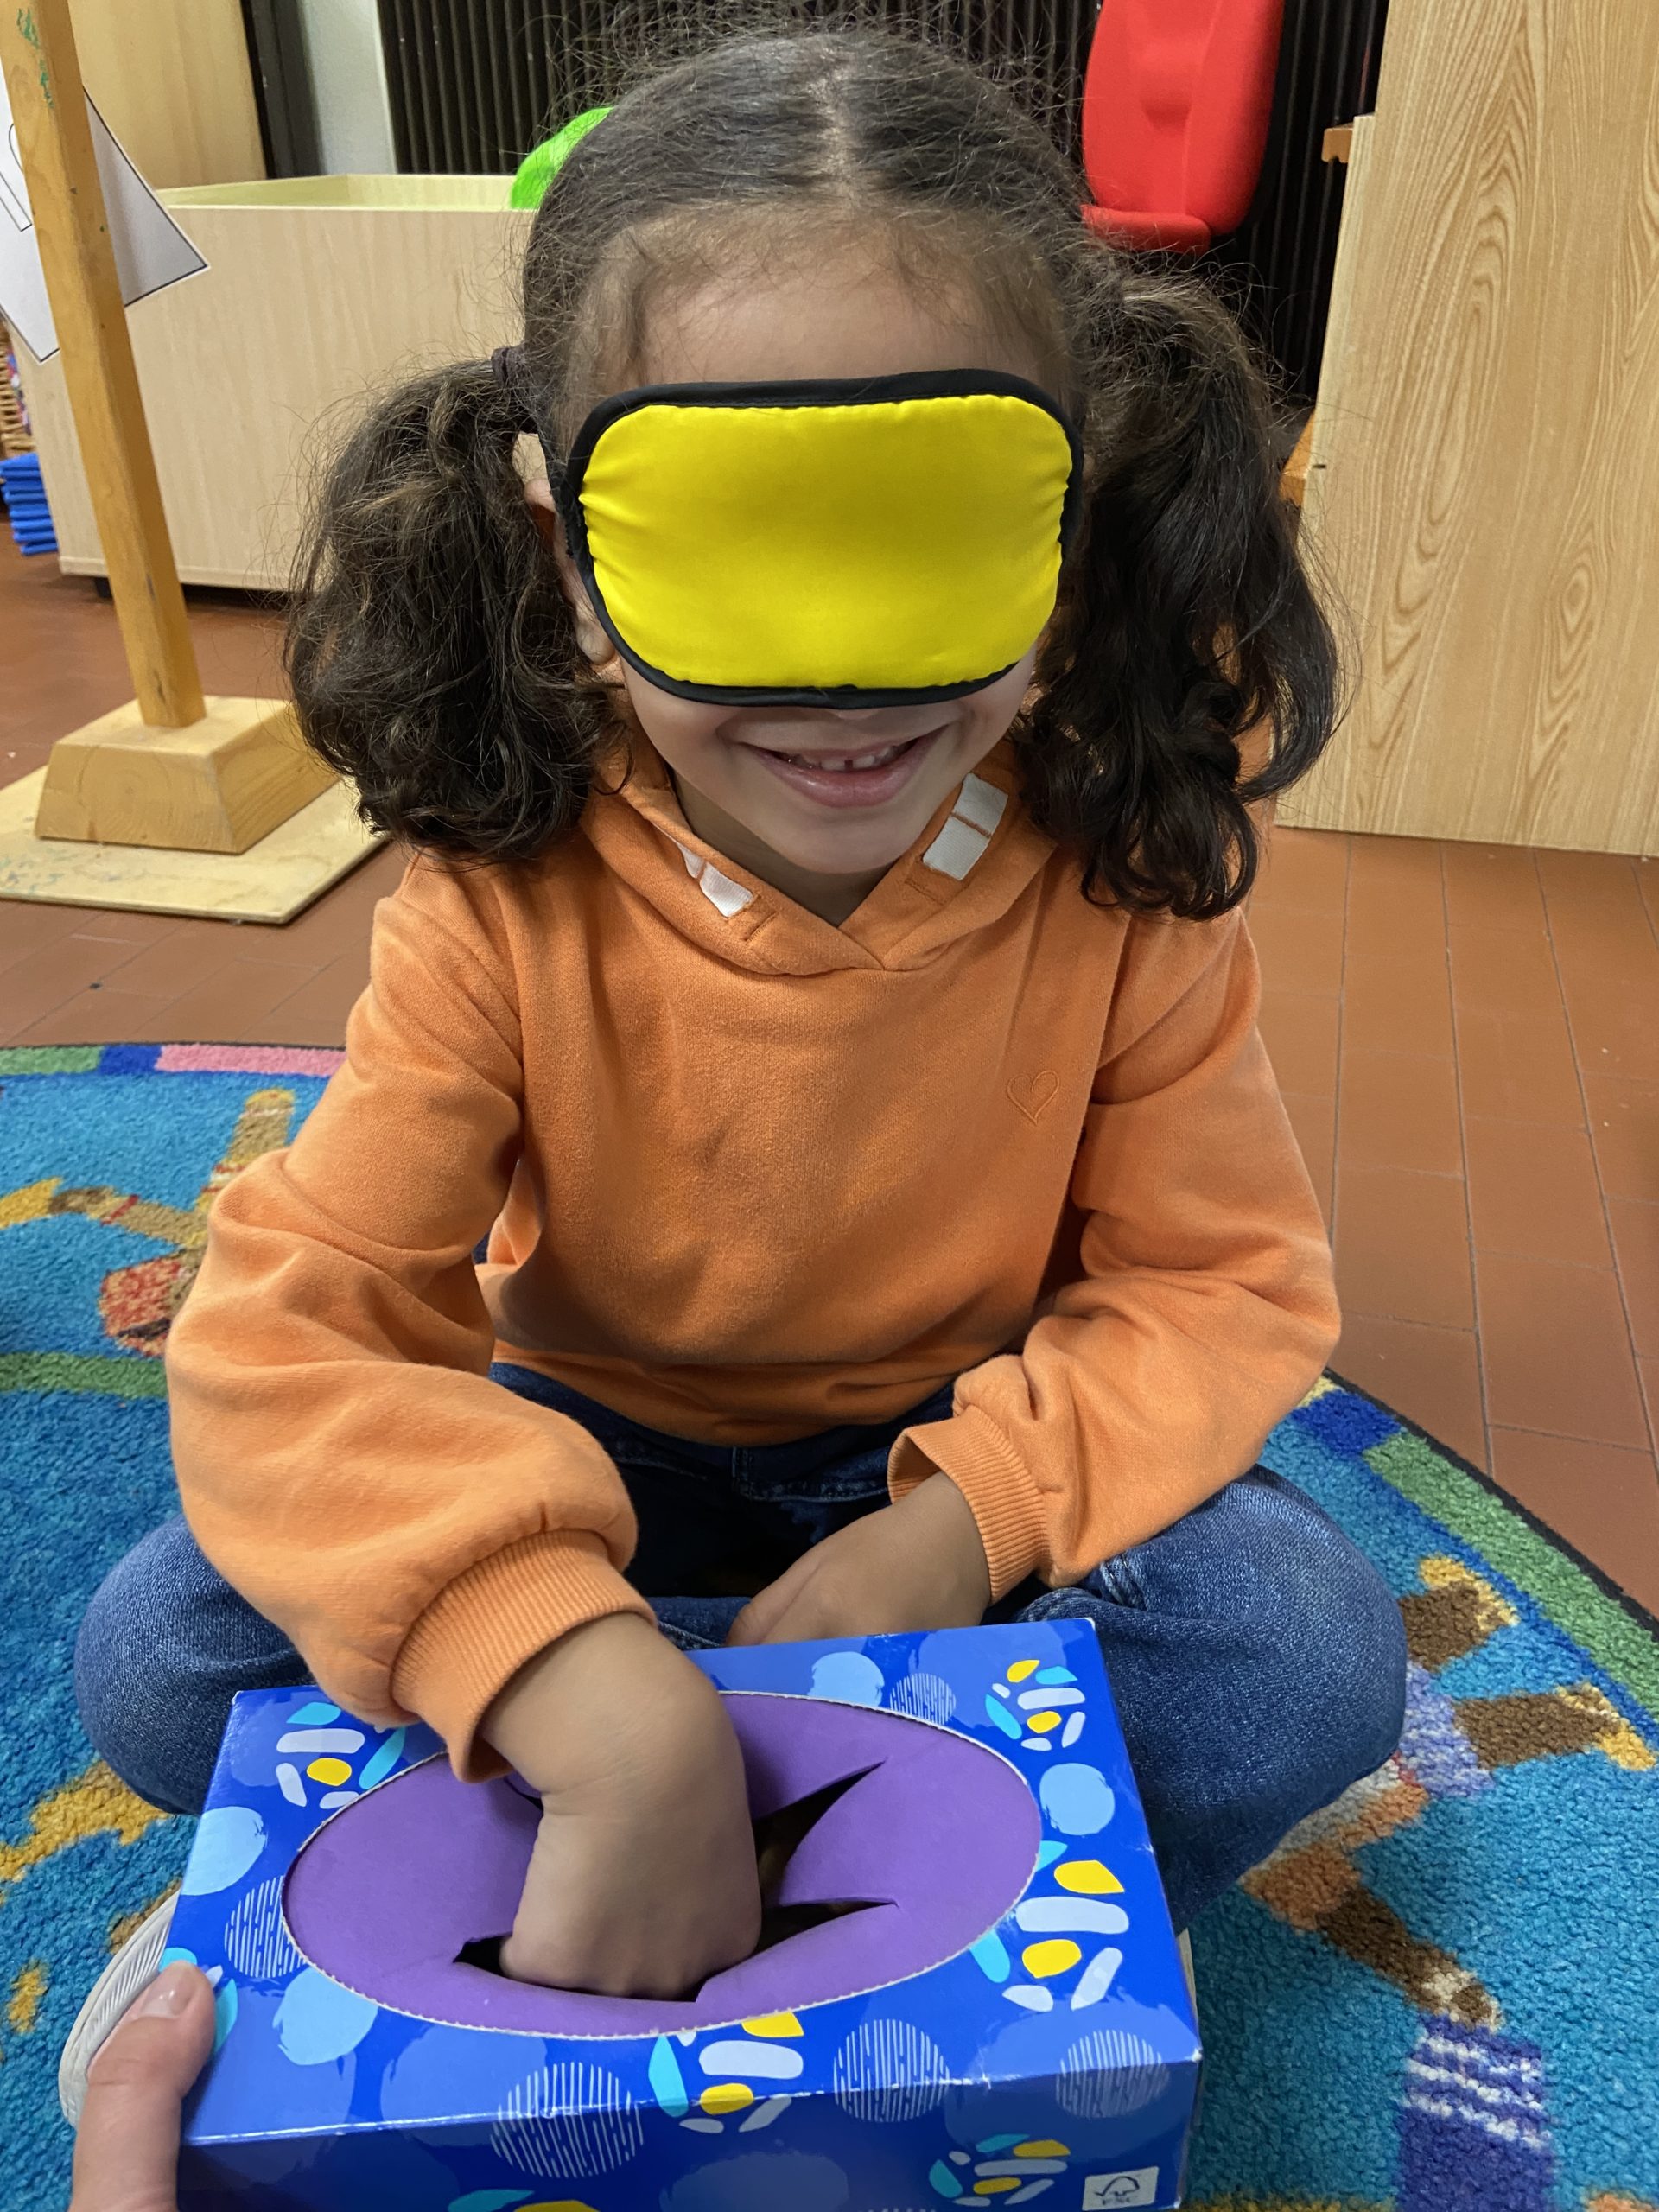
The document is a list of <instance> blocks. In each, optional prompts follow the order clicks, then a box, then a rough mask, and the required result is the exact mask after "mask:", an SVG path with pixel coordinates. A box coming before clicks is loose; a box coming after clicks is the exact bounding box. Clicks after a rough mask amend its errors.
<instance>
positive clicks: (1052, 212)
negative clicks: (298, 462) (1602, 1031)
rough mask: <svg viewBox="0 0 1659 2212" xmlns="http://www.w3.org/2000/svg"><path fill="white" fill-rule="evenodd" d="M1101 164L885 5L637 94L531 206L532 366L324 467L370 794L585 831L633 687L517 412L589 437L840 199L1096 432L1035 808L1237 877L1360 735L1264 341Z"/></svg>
mask: <svg viewBox="0 0 1659 2212" xmlns="http://www.w3.org/2000/svg"><path fill="white" fill-rule="evenodd" d="M1080 189H1081V188H1080V186H1079V182H1078V179H1077V175H1076V173H1075V171H1074V170H1073V169H1072V168H1071V165H1070V163H1069V162H1066V161H1065V159H1064V158H1063V157H1062V156H1061V155H1060V154H1059V153H1058V151H1057V149H1055V147H1054V146H1053V144H1052V143H1051V141H1050V140H1049V139H1048V137H1047V136H1046V133H1045V132H1044V131H1043V130H1042V129H1041V128H1040V127H1039V124H1036V123H1035V122H1033V120H1032V119H1031V118H1029V117H1028V116H1027V115H1025V114H1024V113H1022V112H1021V111H1020V109H1019V107H1018V106H1017V105H1015V104H1014V101H1013V100H1012V99H1010V98H1009V97H1008V95H1007V93H1006V92H1004V91H1002V90H1001V88H1000V87H999V86H996V85H995V84H993V83H992V82H990V81H989V80H988V79H987V78H985V77H983V76H982V75H981V74H980V73H978V72H977V71H976V70H975V69H974V68H972V67H969V65H968V64H967V63H965V62H963V61H961V60H956V59H955V58H953V57H951V56H950V55H949V54H944V53H943V52H941V51H939V50H938V49H936V48H931V47H929V46H927V45H925V44H922V43H919V42H917V41H912V40H909V39H906V38H901V37H897V36H894V35H891V34H884V33H881V32H876V31H871V30H868V29H850V30H849V29H832V30H797V31H792V32H791V31H785V32H783V33H781V34H779V33H777V32H772V33H770V34H764V33H763V34H760V35H747V36H737V37H727V38H724V39H721V40H720V41H717V42H716V43H715V44H714V45H713V46H711V47H709V48H708V49H707V50H706V51H704V52H702V53H697V54H692V55H691V56H690V58H689V59H686V60H678V61H676V62H674V63H672V64H671V65H669V66H668V67H664V68H662V69H660V70H658V72H656V73H654V74H652V75H651V76H650V77H648V78H647V79H645V81H644V82H642V83H641V84H640V85H639V86H638V87H637V88H636V89H635V90H633V91H632V92H630V93H628V94H627V95H626V97H624V98H623V99H621V100H620V102H619V103H618V105H616V106H615V108H614V109H613V111H612V112H611V114H610V115H609V117H608V118H607V120H606V121H605V123H604V124H603V125H602V126H601V128H599V129H598V130H594V131H593V132H592V133H591V134H590V135H589V136H588V137H586V138H585V139H583V140H582V143H580V145H579V146H578V147H577V148H576V149H575V152H574V153H573V154H572V156H570V158H569V161H568V162H566V164H565V166H564V168H563V169H562V170H561V172H560V173H559V175H557V177H556V180H555V181H554V183H553V185H552V187H551V188H550V191H549V192H548V194H547V196H546V198H545V200H543V204H542V207H541V209H540V211H539V213H537V217H536V219H535V223H534V226H533V227H532V229H531V235H530V239H529V244H528V246H527V249H526V251H525V257H524V280H523V302H524V339H523V343H522V348H521V351H520V354H519V356H518V378H519V388H518V390H517V391H513V390H509V389H506V388H505V387H504V385H503V383H502V382H501V381H500V379H499V378H497V376H495V375H494V374H493V372H492V369H491V366H490V364H489V363H487V362H484V361H477V362H467V363H462V364H461V365H457V366H455V367H453V368H448V369H444V370H442V371H441V372H438V373H436V374H434V375H429V376H426V377H423V378H419V379H417V380H416V381H415V382H413V383H410V384H407V385H404V386H403V387H402V389H400V390H399V391H396V392H394V393H393V394H392V395H391V397H389V398H386V399H385V400H384V401H383V402H382V403H381V404H379V405H378V406H377V407H376V408H375V409H374V410H373V411H372V413H371V414H370V415H369V416H368V417H367V419H366V420H365V421H364V422H363V423H361V425H360V426H359V428H358V429H356V431H355V433H354V434H353V435H352V436H351V437H350V439H349V440H348V442H346V445H345V447H344V449H343V450H342V451H341V452H340V454H339V455H338V457H337V458H336V459H335V461H334V464H333V466H332V468H331V469H330V470H329V472H328V474H327V478H326V480H325V481H324V482H323V484H322V486H321V493H320V497H319V499H318V500H317V503H316V506H315V513H314V515H313V518H312V520H311V524H310V527H309V531H308V539H307V543H306V544H305V546H304V549H303V552H302V568H301V581H300V587H299V590H298V593H297V594H296V600H295V602H294V607H293V612H292V616H291V620H290V625H289V642H288V665H289V676H290V678H291V681H292V683H293V689H294V696H295V699H296V703H297V706H298V709H299V713H300V717H301V721H302V725H303V727H304V729H305V732H306V734H307V736H308V739H309V741H310V742H311V744H312V745H313V746H314V747H315V748H316V749H317V751H318V752H319V753H321V754H322V755H323V757H324V758H325V759H326V760H328V761H329V762H330V763H331V765H332V766H334V767H335V768H337V769H339V770H340V772H342V773H343V774H346V775H347V776H350V777H352V778H353V779H354V780H355V782H356V785H357V788H358V791H359V803H360V810H361V812H362V814H363V816H364V817H365V820H367V821H369V822H371V823H373V824H375V825H377V826H378V827H379V828H382V829H385V830H387V831H389V832H390V833H391V834H392V835H393V836H397V837H399V838H401V839H403V840H404V841H406V842H409V843H411V844H413V845H416V846H419V847H423V848H426V849H429V850H431V851H433V852H435V853H441V854H443V855H449V856H451V857H453V858H454V859H455V860H457V861H459V860H462V859H465V858H467V857H471V858H474V859H481V860H486V861H527V860H530V859H532V858H535V857H537V856H538V855H541V854H543V852H545V851H546V850H547V849H549V848H550V846H551V845H552V844H553V843H554V842H555V841H556V840H557V839H558V838H559V837H561V836H563V835H564V834H565V833H566V832H568V831H569V829H572V828H573V827H574V826H575V823H576V822H577V821H578V819H579V818H580V817H581V814H582V809H583V807H584V806H585V804H587V800H588V794H589V792H590V791H591V790H592V788H593V785H594V778H595V774H596V772H597V763H598V761H599V760H600V759H601V755H602V754H603V753H604V751H605V749H606V748H607V746H608V745H610V744H612V743H613V741H614V738H615V734H616V729H617V716H616V709H615V707H614V705H613V701H612V695H611V693H610V691H609V690H608V689H607V686H606V685H604V684H602V683H601V682H600V681H599V680H598V678H597V677H595V676H594V671H592V670H591V669H590V668H589V667H588V664H587V663H586V662H585V661H584V660H583V658H582V655H581V653H580V652H578V650H577V645H576V637H575V624H574V620H573V618H572V614H571V612H570V609H569V606H568V604H567V602H566V601H565V598H564V595H563V592H562V590H561V588H560V586H559V582H558V578H557V575H556V569H555V567H554V563H553V562H552V560H551V559H550V556H549V555H548V552H547V550H546V548H545V546H544V544H543V540H542V538H541V537H540V535H539V533H538V531H537V528H536V526H535V524H534V523H533V521H532V519H531V515H530V513H529V512H528V511H527V509H526V506H525V504H524V496H523V486H522V483H521V480H520V476H519V473H518V467H517V462H516V458H515V444H516V436H517V434H518V431H519V430H520V429H521V428H522V425H523V422H524V415H525V410H526V409H528V410H530V412H531V414H532V415H533V416H534V419H535V420H536V421H537V423H539V424H540V425H541V427H542V429H543V435H544V436H551V437H555V438H564V439H568V438H569V437H570V436H571V435H573V434H574V431H575V428H576V427H577V425H578V424H579V423H580V422H581V421H582V417H583V416H584V415H585V414H586V412H587V411H588V407H589V406H590V405H591V404H592V403H593V401H594V399H596V398H597V397H600V396H601V394H602V393H603V392H604V391H607V390H611V389H615V388H616V387H617V385H618V383H619V382H627V381H630V380H631V379H630V377H629V373H628V372H629V366H630V364H631V363H632V362H633V361H635V360H637V359H639V355H640V353H641V351H642V338H643V333H644V330H645V325H646V321H647V318H648V314H649V310H650V308H651V307H652V304H653V303H655V302H658V301H660V299H661V298H662V297H663V296H664V292H665V291H668V290H671V289H674V288H675V287H677V286H682V285H684V284H687V283H696V282H697V281H699V280H700V279H702V278H706V277H707V276H708V275H709V271H710V270H712V269H715V268H717V267H722V266H723V267H729V266H731V265H732V260H731V257H732V255H733V253H734V251H738V250H739V249H740V248H741V246H742V245H744V243H745V240H746V239H747V243H748V244H749V245H754V244H756V243H757V242H759V243H760V244H761V245H762V250H764V251H773V250H777V249H779V248H780V247H781V250H783V251H789V250H791V247H792V246H796V245H805V244H806V243H807V242H808V241H809V240H810V241H817V242H819V243H821V242H822V241H823V238H824V237H825V236H826V235H827V234H829V232H833V231H834V230H836V227H837V226H838V227H839V228H840V230H841V231H842V232H858V233H861V232H872V231H874V232H876V234H877V235H878V236H879V237H880V238H881V239H882V241H883V242H884V244H885V246H886V248H887V251H890V252H891V253H892V254H893V256H894V257H896V258H897V265H899V266H900V267H902V268H903V269H904V270H905V271H906V275H913V276H914V277H916V279H917V280H918V281H919V282H926V281H928V280H929V279H930V277H938V279H940V280H941V281H944V282H948V283H951V284H952V285H953V286H957V287H959V286H960V285H961V284H962V283H963V281H964V280H966V281H967V282H968V283H970V284H971V287H972V292H973V296H975V297H976V300H977V301H978V302H981V303H982V307H983V308H984V311H985V313H986V314H987V315H988V317H989V318H990V320H991V321H992V324H993V326H994V327H995V328H997V329H998V330H999V331H1000V332H1005V333H1006V332H1010V331H1012V332H1015V333H1017V334H1019V335H1020V339H1021V340H1023V342H1024V344H1025V345H1026V346H1027V350H1031V349H1033V348H1034V349H1035V350H1036V352H1037V353H1038V355H1039V358H1041V359H1043V360H1044V361H1045V363H1046V375H1047V378H1048V380H1049V382H1050V384H1051V386H1052V389H1053V391H1054V392H1055V396H1056V397H1058V398H1059V399H1060V400H1061V401H1062V403H1063V404H1065V405H1066V406H1067V408H1068V409H1069V410H1070V411H1071V415H1072V416H1073V419H1074V420H1075V421H1076V422H1077V424H1078V425H1079V429H1080V431H1081V435H1082V438H1083V442H1084V452H1085V456H1086V469H1087V474H1086V478H1085V493H1084V517H1083V524H1082V528H1081V531H1080V532H1079V535H1078V538H1077V543H1076V544H1075V546H1074V548H1073V550H1072V551H1071V556H1070V557H1069V559H1068V561H1067V563H1066V566H1065V571H1064V573H1063V575H1062V578H1061V584H1060V595H1059V600H1058V605H1057V607H1056V610H1055V613H1054V617H1053V619H1052V622H1051V624H1050V626H1049V629H1048V632H1047V634H1046V639H1045V640H1044V643H1043V646H1042V650H1041V652H1040V655H1039V662H1038V668H1037V683H1036V687H1035V690H1034V693H1033V699H1032V701H1031V702H1029V703H1028V706H1027V710H1026V711H1025V712H1024V713H1023V714H1022V715H1021V716H1020V720H1019V721H1017V723H1016V724H1015V726H1014V731H1013V733H1012V735H1013V741H1014V747H1015V751H1016V754H1017V758H1018V761H1019V766H1020V775H1021V779H1022V783H1023V790H1024V797H1025V799H1026V803H1027V806H1028V808H1029V810H1030V811H1031V814H1032V816H1033V818H1034V819H1035V821H1036V822H1037V823H1038V824H1039V826H1040V827H1041V828H1042V829H1045V830H1046V832H1047V833H1048V834H1049V835H1050V836H1053V837H1055V838H1056V839H1058V840H1059V841H1061V842H1064V843H1065V844H1066V845H1068V846H1069V847H1071V849H1073V850H1074V851H1076V852H1077V854H1078V855H1079V856H1080V859H1081V861H1082V866H1083V871H1084V891H1085V893H1087V894H1088V895H1089V896H1090V897H1092V898H1094V899H1097V900H1100V901H1102V902H1117V903H1120V904H1122V905H1124V906H1131V907H1135V908H1140V909H1160V908H1161V909H1167V910H1169V911H1171V912H1174V913H1176V914H1179V915H1185V916H1190V917H1194V918H1210V917H1212V916H1215V915H1217V914H1220V913H1223V912H1225V911H1226V910H1227V909H1228V908H1229V907H1230V906H1234V905H1236V903H1237V901H1238V900H1239V899H1242V898H1243V896H1244V894H1245V893H1246V892H1247V891H1248V890H1249V886H1250V883H1251V881H1252V879H1253V877H1254V874H1255V865H1256V837H1255V828H1254V824H1253V821H1252V817H1251V814H1250V812H1249V809H1250V806H1251V804H1253V803H1254V802H1256V801H1259V800H1262V799H1266V798H1269V797H1270V796H1271V795H1272V794H1274V793H1275V792H1278V791H1283V790H1284V789H1285V788H1286V787H1287V785H1290V784H1291V783H1293V782H1294V780H1295V779H1297V778H1298V777H1299V776H1300V775H1301V774H1303V773H1304V772H1306V770H1307V769H1308V768H1309V767H1310V766H1312V765H1313V761H1314V760H1316V759H1317V758H1318V756H1319V753H1320V751H1321V749H1322V747H1324V746H1325V742H1326V741H1327V740H1328V738H1329V736H1330V734H1331V731H1332V727H1333V723H1334V721H1335V716H1336V702H1337V677H1338V664H1337V653H1336V649H1335V645H1334V642H1333V639H1332V632H1331V629H1330V627H1329V626H1328V624H1327V622H1326V620H1325V616H1324V614H1323V613H1322V612H1321V610H1320V607H1319V602H1318V601H1317V599H1316V597H1315V595H1314V593H1313V590H1312V588H1310V585H1309V582H1308V579H1307V577H1306V574H1305V573H1304V569H1303V567H1302V564H1301V562H1300V559H1299V557H1298V553H1297V550H1296V546H1295V543H1294V536H1293V533H1292V530H1291V527H1290V524H1289V520H1288V518H1287V514H1286V512H1285V509H1284V507H1283V505H1282V503H1281V498H1280V493H1279V487H1278V472H1277V468H1276V466H1275V461H1274V436H1273V429H1274V423H1273V408H1272V398H1271V391H1270V387H1269V385H1268V381H1267V379H1266V378H1265V376H1264V374H1263V372H1262V370H1261V368H1260V366H1259V365H1258V364H1257V362H1256V360H1255V357H1254V355H1253V354H1252V352H1251V350H1250V348H1249V346H1248V344H1247V343H1246V341H1245V340H1244V338H1243V335H1242V334H1241V333H1240V331H1239V329H1238V327H1237V326H1236V323H1235V321H1234V320H1233V318H1232V317H1231V315H1230V314H1229V312H1228V311H1227V309H1226V308H1225V307H1224V305H1223V304H1222V303H1221V302H1220V301H1219V300H1218V299H1217V297H1216V296H1214V295H1213V294H1212V292H1211V290H1210V289H1208V288H1207V287H1206V286H1205V284H1203V283H1201V282H1199V281H1198V280H1197V279H1195V278H1194V277H1192V276H1190V275H1178V274H1175V273H1173V272H1172V271H1171V270H1169V269H1168V268H1167V267H1166V266H1164V265H1162V264H1157V263H1151V262H1147V261H1146V260H1144V259H1142V260H1137V259H1135V258H1132V257H1129V256H1128V255H1126V254H1122V253H1120V252H1118V251H1116V250H1115V249H1113V248H1112V247H1110V246H1109V245H1105V244H1103V242H1102V241H1101V240H1100V239H1099V238H1096V236H1094V235H1093V234H1092V233H1090V231H1089V230H1088V229H1087V228H1086V227H1085V226H1084V224H1083V222H1082V221H1081V220H1080V219H1079V216H1078V202H1079V197H1080ZM1241 747H1243V752H1244V753H1245V754H1247V755H1248V756H1249V757H1248V758H1244V757H1242V753H1241Z"/></svg>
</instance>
